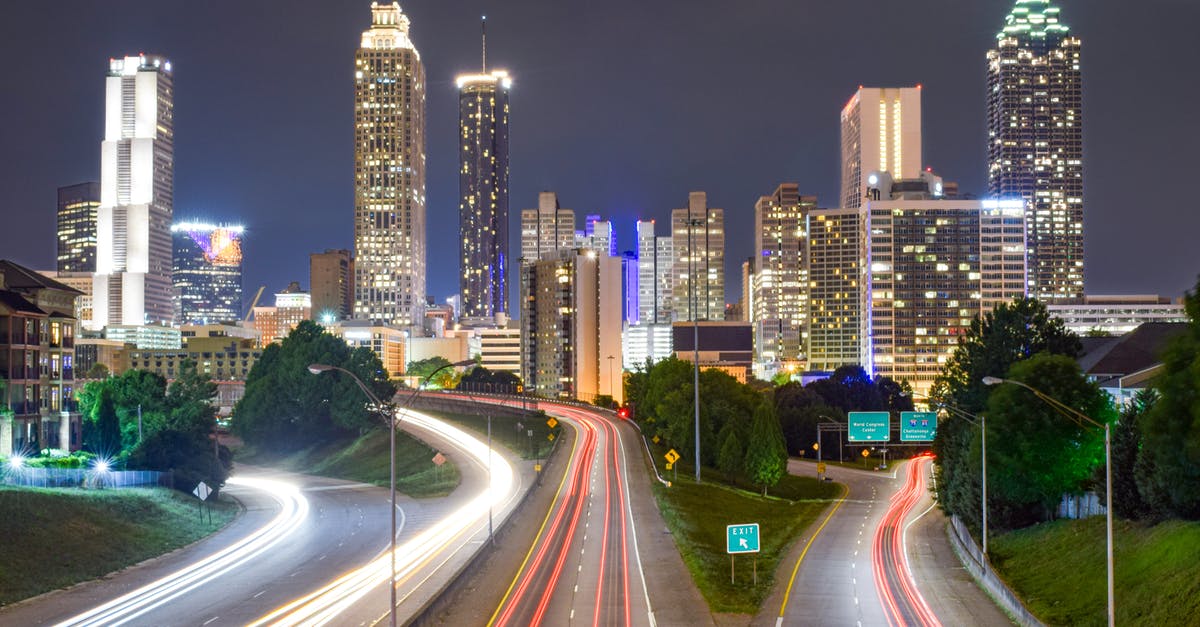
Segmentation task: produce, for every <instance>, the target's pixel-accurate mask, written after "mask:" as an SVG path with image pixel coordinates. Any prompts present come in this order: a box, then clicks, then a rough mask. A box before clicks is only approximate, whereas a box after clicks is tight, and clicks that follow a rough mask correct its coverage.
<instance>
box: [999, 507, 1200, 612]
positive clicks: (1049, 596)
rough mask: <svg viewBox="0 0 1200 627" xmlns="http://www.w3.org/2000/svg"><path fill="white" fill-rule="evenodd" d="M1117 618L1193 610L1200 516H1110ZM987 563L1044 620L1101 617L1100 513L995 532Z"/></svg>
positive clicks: (1199, 599) (1196, 606)
mask: <svg viewBox="0 0 1200 627" xmlns="http://www.w3.org/2000/svg"><path fill="white" fill-rule="evenodd" d="M1114 533H1115V536H1114V542H1113V544H1114V546H1115V547H1116V551H1115V555H1114V560H1115V563H1116V565H1117V567H1116V570H1115V573H1114V574H1115V576H1116V586H1115V587H1116V608H1117V624H1118V625H1179V624H1183V623H1184V622H1187V620H1189V619H1187V618H1185V617H1195V616H1200V523H1198V522H1184V521H1180V520H1172V521H1167V522H1163V523H1160V524H1157V525H1149V524H1145V523H1139V522H1130V521H1124V520H1119V521H1116V525H1115V528H1114ZM988 549H989V553H990V554H991V561H992V565H993V566H994V567H995V568H996V570H997V571H998V572H999V573H1000V575H1001V577H1003V578H1004V579H1005V581H1007V582H1008V583H1009V585H1010V586H1012V588H1013V589H1014V590H1015V591H1016V593H1017V594H1018V595H1019V596H1020V597H1021V598H1022V599H1023V600H1024V601H1025V604H1026V606H1027V607H1028V608H1029V610H1030V611H1032V612H1033V613H1034V615H1036V616H1037V617H1038V618H1040V619H1041V620H1042V621H1043V622H1045V623H1046V624H1049V625H1104V624H1107V620H1108V619H1107V612H1106V607H1107V606H1106V603H1107V594H1106V592H1105V591H1106V587H1105V586H1106V577H1107V575H1106V573H1105V566H1104V552H1105V541H1104V518H1103V517H1099V516H1097V517H1093V518H1088V519H1085V520H1058V521H1054V522H1049V523H1044V524H1041V525H1036V526H1033V527H1029V528H1026V529H1021V530H1019V531H1012V532H1009V533H1006V534H1003V535H999V536H994V537H992V538H991V541H990V543H989V547H988Z"/></svg>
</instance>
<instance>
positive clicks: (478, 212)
mask: <svg viewBox="0 0 1200 627" xmlns="http://www.w3.org/2000/svg"><path fill="white" fill-rule="evenodd" d="M483 52H484V56H483V65H482V67H481V69H480V72H479V73H478V74H460V75H459V76H458V78H457V79H456V83H457V85H458V161H459V169H458V216H459V217H458V225H459V227H458V228H459V238H458V242H459V263H460V266H459V279H458V285H459V294H460V295H461V296H462V308H463V316H464V317H470V318H491V317H494V316H495V315H496V314H499V313H503V314H507V313H509V311H508V280H507V277H508V275H507V272H508V262H509V256H508V90H509V88H510V87H511V86H512V79H511V78H509V76H508V72H505V71H503V70H492V71H491V72H488V69H487V40H486V39H485V40H484V47H483Z"/></svg>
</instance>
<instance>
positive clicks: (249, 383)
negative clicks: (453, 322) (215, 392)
mask: <svg viewBox="0 0 1200 627" xmlns="http://www.w3.org/2000/svg"><path fill="white" fill-rule="evenodd" d="M314 363H320V364H327V365H331V366H338V367H341V368H345V369H346V370H349V371H350V372H353V373H354V374H355V375H356V376H358V377H359V378H360V379H361V380H362V381H363V382H364V383H365V384H366V385H367V386H368V387H369V388H370V389H371V390H372V392H373V393H374V394H375V396H376V397H377V398H379V399H381V400H384V401H386V400H388V399H390V398H391V397H392V396H393V395H394V394H395V387H394V386H393V385H392V383H391V382H390V381H388V380H387V372H386V371H385V370H384V368H383V365H382V364H381V363H380V362H379V360H378V358H376V357H375V355H374V354H373V353H371V352H370V351H369V350H368V349H366V348H359V349H355V350H354V351H353V352H352V351H351V350H350V348H349V347H348V346H346V343H345V342H344V341H342V340H341V339H340V338H338V337H336V336H334V335H331V334H329V333H327V332H325V330H324V329H322V328H321V327H320V326H318V325H317V324H316V323H314V322H312V321H308V320H306V321H304V322H301V323H300V324H299V325H298V326H297V327H296V328H295V329H293V330H292V332H291V333H289V334H288V336H287V337H286V338H284V340H283V342H281V343H279V344H272V345H271V346H268V347H267V348H266V349H265V350H263V354H262V356H261V357H260V358H259V360H258V361H257V362H256V363H255V365H254V368H252V369H251V370H250V374H249V376H248V377H247V378H246V393H245V396H244V397H243V398H242V400H240V401H238V404H237V405H236V406H235V408H234V414H233V422H232V427H233V430H234V432H235V433H237V434H238V435H240V436H241V437H242V438H244V439H245V440H246V441H247V442H248V443H250V444H254V445H256V446H261V447H264V448H268V449H271V450H276V451H293V450H297V449H299V448H302V447H304V446H308V445H310V444H313V443H315V442H318V441H323V440H327V439H329V438H336V437H343V436H347V435H350V434H352V433H354V431H355V430H358V431H361V430H364V429H368V428H372V427H374V426H382V425H384V424H386V423H385V422H383V421H380V420H379V417H378V409H377V408H373V407H370V406H369V401H368V400H367V398H366V397H365V395H364V394H363V392H362V390H360V389H358V386H357V384H355V382H354V380H353V379H352V378H351V377H348V376H346V375H344V374H342V373H340V372H336V371H335V372H328V373H323V374H320V375H315V376H314V375H313V374H312V373H310V372H309V371H308V366H309V365H310V364H314Z"/></svg>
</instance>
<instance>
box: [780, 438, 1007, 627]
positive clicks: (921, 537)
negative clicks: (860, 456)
mask: <svg viewBox="0 0 1200 627" xmlns="http://www.w3.org/2000/svg"><path fill="white" fill-rule="evenodd" d="M931 462H932V458H930V457H927V456H923V457H918V458H915V459H913V460H910V461H905V462H900V463H898V464H894V466H893V468H892V469H891V471H890V472H886V473H885V472H868V471H864V470H855V469H851V468H841V467H836V466H833V465H830V466H829V468H828V471H829V475H830V477H831V478H833V479H834V480H836V481H838V482H840V483H842V484H843V485H845V486H846V489H845V491H844V492H843V494H842V495H841V496H840V497H839V498H838V499H837V500H836V501H835V502H834V503H833V504H832V505H831V507H830V508H829V510H827V512H826V514H825V515H823V516H822V517H821V518H819V519H818V521H817V523H816V524H814V525H813V526H812V527H811V528H810V529H809V530H808V531H807V532H806V533H805V535H804V536H803V537H802V538H801V539H800V541H799V543H798V547H797V549H796V551H795V554H794V557H793V558H792V559H793V562H792V564H791V568H790V572H789V573H788V576H789V578H787V579H783V581H782V582H781V586H782V587H783V588H784V589H783V591H782V592H781V593H780V594H779V595H777V596H776V597H773V599H774V600H775V601H776V604H775V605H774V606H773V607H772V608H767V610H771V609H773V610H774V613H773V614H771V615H770V616H769V617H768V616H767V615H766V614H764V615H761V616H760V617H759V620H758V621H757V622H758V623H760V624H771V623H773V624H775V625H857V626H859V627H861V626H864V625H870V626H874V625H941V624H946V625H959V624H971V625H986V626H993V625H995V626H999V625H1011V624H1012V623H1011V621H1010V620H1008V619H1007V618H1006V617H1005V616H1004V614H1003V613H1002V612H1000V610H998V609H997V608H996V606H995V604H994V603H993V602H992V601H991V599H989V598H988V597H987V596H986V595H985V594H984V593H983V592H981V591H980V590H979V588H978V587H976V586H975V585H974V584H973V583H972V582H971V581H970V577H969V575H966V574H965V572H964V571H963V569H962V566H961V564H959V563H958V561H957V557H955V556H954V554H953V553H952V552H951V551H950V550H949V548H948V547H949V541H948V540H947V538H946V535H945V519H944V518H943V517H942V516H941V514H940V513H939V512H938V511H937V509H936V507H935V503H934V501H933V499H932V497H931V490H930V489H929V486H930V468H931V465H932V464H931ZM788 470H789V472H791V473H793V474H807V475H809V476H815V474H816V473H815V465H814V464H811V463H807V462H800V461H797V460H792V461H791V462H789V468H788ZM785 564H786V562H785ZM767 610H765V611H767Z"/></svg>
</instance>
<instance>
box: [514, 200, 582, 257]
mask: <svg viewBox="0 0 1200 627" xmlns="http://www.w3.org/2000/svg"><path fill="white" fill-rule="evenodd" d="M574 247H575V212H574V211H573V210H571V209H563V208H561V207H559V206H558V194H555V193H554V192H541V193H539V194H538V207H537V209H522V210H521V263H523V264H531V263H533V262H535V261H537V260H539V259H543V258H545V257H546V256H547V255H549V256H556V255H557V254H558V251H559V250H562V249H571V248H574Z"/></svg>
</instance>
